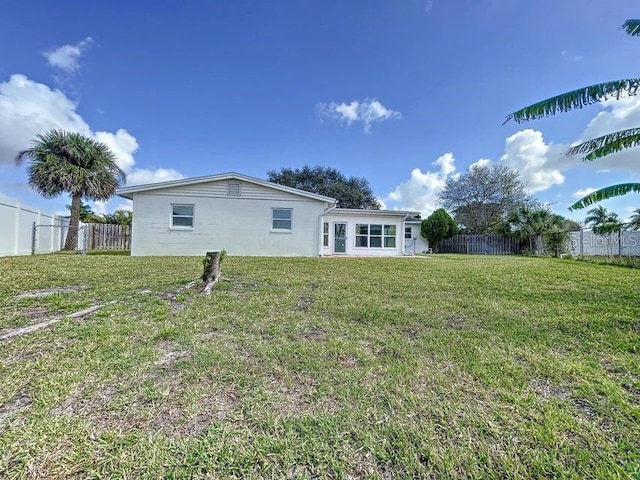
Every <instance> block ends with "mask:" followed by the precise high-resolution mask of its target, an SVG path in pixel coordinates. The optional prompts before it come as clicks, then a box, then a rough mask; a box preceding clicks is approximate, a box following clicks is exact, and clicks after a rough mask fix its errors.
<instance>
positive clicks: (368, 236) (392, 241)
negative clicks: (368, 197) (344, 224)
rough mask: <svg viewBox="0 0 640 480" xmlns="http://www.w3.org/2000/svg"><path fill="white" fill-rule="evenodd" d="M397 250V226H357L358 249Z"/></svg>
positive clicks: (362, 224)
mask: <svg viewBox="0 0 640 480" xmlns="http://www.w3.org/2000/svg"><path fill="white" fill-rule="evenodd" d="M383 245H384V248H395V247H396V226H395V225H377V224H371V225H368V224H366V223H357V224H356V247H361V248H382V247H383Z"/></svg>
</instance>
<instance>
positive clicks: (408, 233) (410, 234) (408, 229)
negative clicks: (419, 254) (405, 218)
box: [404, 227, 413, 240]
mask: <svg viewBox="0 0 640 480" xmlns="http://www.w3.org/2000/svg"><path fill="white" fill-rule="evenodd" d="M404 238H406V239H407V240H411V239H412V238H413V232H412V231H411V227H404Z"/></svg>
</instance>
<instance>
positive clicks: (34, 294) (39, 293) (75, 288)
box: [13, 285, 89, 300]
mask: <svg viewBox="0 0 640 480" xmlns="http://www.w3.org/2000/svg"><path fill="white" fill-rule="evenodd" d="M87 288H89V287H88V286H87V285H68V286H66V287H52V288H43V289H40V290H30V291H28V292H22V293H19V294H18V295H16V296H15V297H13V298H14V300H22V299H24V298H39V297H48V296H49V295H56V294H58V293H72V292H79V291H81V290H86V289H87Z"/></svg>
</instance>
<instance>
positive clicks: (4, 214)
mask: <svg viewBox="0 0 640 480" xmlns="http://www.w3.org/2000/svg"><path fill="white" fill-rule="evenodd" d="M68 224H69V219H68V218H67V217H62V216H60V215H54V214H53V213H48V212H43V211H41V210H40V209H38V208H31V207H28V206H26V205H21V204H20V203H19V202H13V201H7V200H0V257H6V256H9V255H31V254H32V253H51V252H57V251H59V250H61V249H62V247H63V246H64V239H65V235H66V233H67V227H68ZM34 226H35V227H36V228H35V230H34Z"/></svg>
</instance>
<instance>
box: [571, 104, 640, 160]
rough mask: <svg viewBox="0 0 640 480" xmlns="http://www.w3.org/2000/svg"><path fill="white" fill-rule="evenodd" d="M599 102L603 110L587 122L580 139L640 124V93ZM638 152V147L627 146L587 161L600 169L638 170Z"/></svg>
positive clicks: (588, 138)
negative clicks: (613, 152)
mask: <svg viewBox="0 0 640 480" xmlns="http://www.w3.org/2000/svg"><path fill="white" fill-rule="evenodd" d="M600 103H601V105H602V106H603V107H604V110H603V111H601V112H599V113H598V114H597V115H596V116H595V117H594V118H593V119H592V120H591V121H590V122H589V124H588V125H587V127H586V128H585V130H584V132H583V133H582V135H581V136H580V141H585V140H590V139H592V138H597V137H600V136H602V135H606V134H609V133H613V132H617V131H619V130H625V129H627V128H637V127H638V126H640V95H635V96H631V97H629V96H626V97H624V98H621V99H620V100H616V99H615V98H610V99H608V100H604V101H602V102H600ZM639 152H640V148H638V147H636V148H628V149H626V150H623V151H621V152H619V153H615V154H613V155H608V156H606V157H604V158H600V159H597V160H594V161H593V162H588V163H589V164H590V165H593V166H594V167H596V168H600V169H602V168H604V169H607V170H611V169H613V170H628V171H633V172H640V161H638V155H639Z"/></svg>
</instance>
